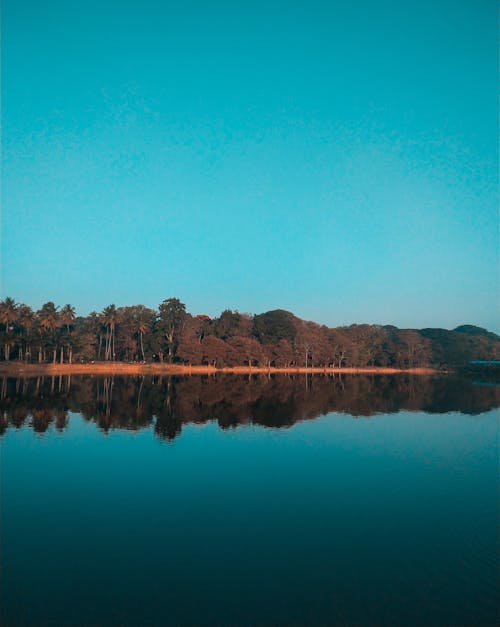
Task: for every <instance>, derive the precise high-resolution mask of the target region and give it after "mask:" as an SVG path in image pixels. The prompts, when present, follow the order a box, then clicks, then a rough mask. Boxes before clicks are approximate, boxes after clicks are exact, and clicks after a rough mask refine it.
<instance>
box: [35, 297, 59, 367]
mask: <svg viewBox="0 0 500 627" xmlns="http://www.w3.org/2000/svg"><path fill="white" fill-rule="evenodd" d="M57 309H58V308H57V307H56V306H55V305H54V303H53V302H52V301H49V302H47V303H45V304H44V305H43V306H42V308H41V309H40V310H39V311H38V312H37V317H38V322H39V325H40V328H41V331H42V333H41V336H42V342H43V343H44V346H43V348H44V349H45V348H46V347H47V346H49V347H50V348H52V351H53V362H54V363H55V361H56V356H57V337H56V334H57V329H58V328H59V326H60V322H59V313H58V311H57ZM40 348H42V347H40ZM39 361H41V359H40V357H39Z"/></svg>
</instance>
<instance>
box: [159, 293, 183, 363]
mask: <svg viewBox="0 0 500 627" xmlns="http://www.w3.org/2000/svg"><path fill="white" fill-rule="evenodd" d="M159 312H160V315H159V320H158V329H159V331H160V333H161V335H162V338H163V339H164V340H165V344H166V348H167V354H168V360H169V362H170V363H172V362H173V360H174V356H175V351H176V348H177V342H178V337H179V334H180V332H181V329H182V325H183V323H184V320H185V317H186V306H185V305H184V303H181V301H180V300H179V299H178V298H167V299H166V300H164V301H163V302H162V303H161V305H160V307H159Z"/></svg>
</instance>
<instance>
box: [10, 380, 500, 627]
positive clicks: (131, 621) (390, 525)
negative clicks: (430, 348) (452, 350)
mask: <svg viewBox="0 0 500 627" xmlns="http://www.w3.org/2000/svg"><path fill="white" fill-rule="evenodd" d="M485 384H486V385H485ZM499 406H500V387H499V386H498V385H496V383H495V382H494V381H493V382H492V381H465V380H455V379H451V378H434V379H430V378H425V377H421V378H404V377H392V378H391V377H361V376H357V377H350V378H344V379H339V378H338V377H337V378H332V377H314V378H310V377H309V378H308V379H307V380H306V378H305V377H304V376H302V377H300V376H296V377H295V378H285V377H275V378H271V379H267V378H266V377H261V378H251V379H249V380H248V379H243V378H236V377H220V378H217V379H216V380H211V379H208V378H202V377H193V378H185V379H180V380H172V379H170V378H156V379H153V378H141V377H135V378H133V377H132V378H122V379H120V378H115V379H114V380H113V379H109V378H108V379H105V378H98V377H94V378H76V377H73V378H72V379H68V378H66V377H64V378H61V379H59V378H58V377H56V378H55V379H50V378H45V379H44V380H41V379H39V380H37V379H29V380H22V379H21V380H11V379H9V380H4V381H1V380H0V410H1V416H2V431H3V435H2V436H1V438H0V446H1V487H2V493H1V507H2V509H1V523H2V526H1V567H2V570H1V582H0V592H1V599H0V602H1V606H0V607H1V609H0V618H1V620H0V623H1V624H2V625H6V626H9V627H10V626H12V627H13V626H16V625H34V626H40V627H42V626H44V625H50V626H57V627H72V626H76V625H78V626H83V627H91V626H100V627H101V626H103V627H104V626H111V625H113V626H120V627H122V626H133V627H142V626H149V625H152V626H161V625H182V626H187V625H189V626H199V627H201V626H204V625H211V626H215V625H221V626H226V625H231V626H232V625H259V626H279V625H297V626H305V625H311V626H313V625H363V626H365V625H370V626H377V625H399V626H405V625H422V626H432V625H436V626H438V625H439V626H444V625H450V626H458V625H463V626H465V625H467V626H468V625H470V626H480V625H498V624H499V619H500V612H499V583H500V577H499V575H500V564H499V548H500V542H499V531H498V526H499V413H498V407H499Z"/></svg>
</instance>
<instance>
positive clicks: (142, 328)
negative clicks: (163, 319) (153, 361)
mask: <svg viewBox="0 0 500 627" xmlns="http://www.w3.org/2000/svg"><path fill="white" fill-rule="evenodd" d="M134 309H135V312H134V313H135V327H136V332H137V333H139V338H140V342H141V353H142V361H146V357H145V355H144V335H145V334H146V333H147V332H148V331H149V330H150V329H151V326H152V320H153V318H154V315H155V312H154V311H153V310H152V309H148V307H145V306H144V305H137V306H136V307H135V308H134Z"/></svg>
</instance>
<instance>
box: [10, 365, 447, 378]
mask: <svg viewBox="0 0 500 627" xmlns="http://www.w3.org/2000/svg"><path fill="white" fill-rule="evenodd" d="M441 372H442V371H439V370H436V369H434V368H404V369H403V368H384V367H378V366H374V367H368V366H367V367H362V368H326V367H314V368H312V367H311V368H306V367H304V366H302V367H300V366H297V367H291V368H275V367H266V366H252V367H249V366H234V367H225V368H215V367H214V366H186V365H176V364H161V363H154V364H135V363H133V364H130V363H121V362H99V363H93V364H60V363H55V364H54V363H50V364H47V363H45V364H25V363H22V362H10V363H6V362H2V363H0V376H16V375H17V376H57V375H71V374H74V375H170V376H172V375H200V374H205V375H207V374H240V375H251V374H380V375H382V374H416V375H432V374H438V373H441Z"/></svg>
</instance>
